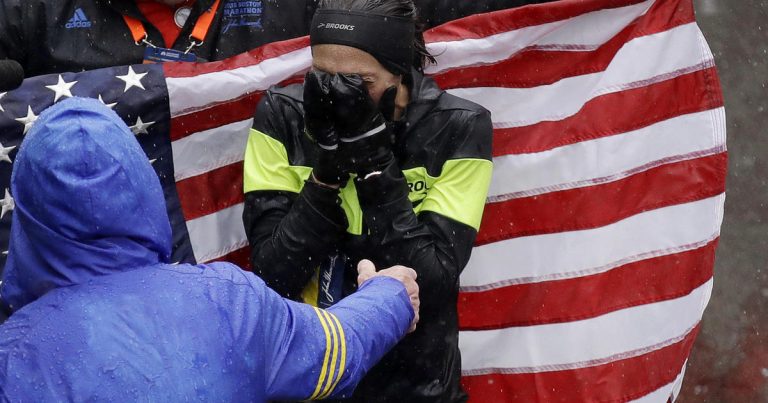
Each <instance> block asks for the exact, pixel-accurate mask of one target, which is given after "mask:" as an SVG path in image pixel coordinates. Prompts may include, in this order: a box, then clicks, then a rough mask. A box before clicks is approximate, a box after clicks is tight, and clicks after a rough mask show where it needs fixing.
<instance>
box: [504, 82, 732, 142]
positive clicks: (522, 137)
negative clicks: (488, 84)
mask: <svg viewBox="0 0 768 403" xmlns="http://www.w3.org/2000/svg"><path fill="white" fill-rule="evenodd" d="M718 86H719V82H718V79H717V72H716V70H715V68H714V67H712V68H707V69H703V70H699V71H695V72H693V73H689V74H684V75H681V76H678V77H676V78H673V79H670V80H666V81H662V82H659V83H655V84H651V85H648V86H644V87H640V88H635V89H628V90H624V91H620V92H615V93H610V94H605V95H602V96H599V97H596V98H593V99H592V100H590V101H589V102H587V103H586V104H585V105H584V107H582V109H581V110H580V111H579V112H578V113H577V114H575V115H573V116H570V117H567V118H565V119H562V120H558V121H544V122H539V123H536V124H533V125H529V126H522V127H513V128H507V129H494V131H493V134H494V135H493V154H494V156H499V155H507V154H523V153H535V152H540V151H546V150H551V149H553V148H556V147H561V146H564V145H569V144H574V143H578V142H581V141H585V140H593V139H597V138H602V137H608V136H612V135H615V134H621V133H626V132H629V131H632V130H637V129H640V128H643V127H646V126H649V125H652V124H654V123H658V122H661V121H664V120H667V119H670V118H673V117H677V116H681V115H685V114H689V113H694V112H701V111H705V110H708V109H713V108H717V107H720V106H722V105H723V98H722V94H721V93H720V92H719V91H717V88H718ZM553 134H556V135H553Z"/></svg>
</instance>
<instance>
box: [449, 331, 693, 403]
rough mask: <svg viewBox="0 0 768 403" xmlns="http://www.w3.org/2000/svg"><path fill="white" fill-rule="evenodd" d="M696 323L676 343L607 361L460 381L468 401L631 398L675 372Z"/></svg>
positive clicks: (674, 375) (669, 379)
mask: <svg viewBox="0 0 768 403" xmlns="http://www.w3.org/2000/svg"><path fill="white" fill-rule="evenodd" d="M699 326H700V325H699ZM699 326H697V327H696V328H694V330H693V331H691V332H690V333H689V334H688V335H687V336H686V337H685V338H684V339H682V340H681V341H679V342H677V343H675V344H672V345H670V346H667V347H664V348H661V349H658V350H655V351H652V352H649V353H646V354H642V355H640V356H637V357H632V358H626V359H623V360H617V361H613V362H610V363H608V364H602V365H595V366H591V367H586V368H579V369H569V370H561V371H550V372H539V373H523V374H502V373H495V374H489V375H477V376H464V377H462V379H461V381H462V384H463V386H464V388H465V389H466V390H467V392H468V393H469V396H470V402H498V403H504V402H624V401H628V400H633V399H637V398H640V397H642V396H645V395H647V394H649V393H651V392H653V391H655V390H658V389H659V388H661V387H662V386H665V385H667V384H669V383H671V382H673V381H674V380H675V378H677V375H678V374H679V373H680V371H681V370H682V368H683V364H684V363H685V360H686V359H687V358H688V354H689V353H690V351H691V347H692V346H693V341H694V340H695V339H696V335H697V334H698V331H699ZM519 348H525V346H519Z"/></svg>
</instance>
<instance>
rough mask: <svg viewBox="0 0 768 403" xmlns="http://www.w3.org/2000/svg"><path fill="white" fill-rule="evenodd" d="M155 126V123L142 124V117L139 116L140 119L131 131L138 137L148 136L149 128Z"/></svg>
mask: <svg viewBox="0 0 768 403" xmlns="http://www.w3.org/2000/svg"><path fill="white" fill-rule="evenodd" d="M153 124H155V122H147V123H144V122H142V121H141V116H139V117H138V119H136V124H135V125H133V126H131V127H129V129H131V131H132V132H133V134H135V135H137V136H138V135H139V134H147V129H148V128H149V126H152V125H153Z"/></svg>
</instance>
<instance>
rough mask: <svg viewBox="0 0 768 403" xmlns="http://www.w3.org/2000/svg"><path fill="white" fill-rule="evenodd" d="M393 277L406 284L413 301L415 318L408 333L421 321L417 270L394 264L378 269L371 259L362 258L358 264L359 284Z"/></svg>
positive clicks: (412, 306) (409, 296) (406, 289)
mask: <svg viewBox="0 0 768 403" xmlns="http://www.w3.org/2000/svg"><path fill="white" fill-rule="evenodd" d="M379 276H384V277H392V278H394V279H396V280H398V281H400V282H401V283H403V285H404V286H405V291H406V292H407V293H408V298H409V299H410V301H411V308H413V314H414V315H413V320H412V321H411V327H410V328H409V329H408V333H410V332H413V331H414V330H416V324H417V323H418V322H419V306H420V305H421V301H420V300H419V285H418V284H417V283H416V271H415V270H413V269H411V268H410V267H405V266H392V267H390V268H388V269H384V270H379V271H376V267H375V266H374V265H373V262H371V261H370V260H361V261H360V263H358V264H357V284H358V286H362V285H363V283H364V282H366V281H368V280H369V279H371V278H373V277H379Z"/></svg>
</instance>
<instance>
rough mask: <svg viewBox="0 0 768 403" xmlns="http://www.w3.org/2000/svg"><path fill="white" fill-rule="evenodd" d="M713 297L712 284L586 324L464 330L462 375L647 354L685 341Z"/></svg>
mask: <svg viewBox="0 0 768 403" xmlns="http://www.w3.org/2000/svg"><path fill="white" fill-rule="evenodd" d="M711 292H712V280H710V281H708V282H706V283H705V284H703V285H702V286H700V287H698V288H697V289H695V290H694V291H693V292H691V293H690V294H688V295H686V296H684V297H681V298H677V299H673V300H667V301H661V302H655V303H651V304H646V305H640V306H635V307H631V308H627V309H623V310H619V311H615V312H611V313H608V314H605V315H602V316H598V317H595V318H590V319H586V320H581V321H574V322H567V323H557V324H548V325H538V326H520V327H511V328H505V329H498V330H482V331H462V332H460V334H459V347H460V348H461V358H462V362H461V367H462V372H464V373H465V374H468V373H477V372H482V371H483V370H487V369H490V368H492V369H494V372H497V371H498V369H509V370H511V371H512V372H517V373H520V372H543V371H556V370H565V369H573V368H579V367H588V366H593V365H601V364H604V363H605V361H606V359H611V360H620V359H626V358H630V357H632V356H638V355H640V354H645V353H648V352H651V351H654V350H657V349H659V348H663V347H666V346H668V345H670V344H672V343H674V342H677V341H679V340H682V338H683V337H684V336H685V335H686V334H688V332H690V331H691V330H692V329H693V327H694V326H696V324H697V323H698V322H699V320H700V319H701V315H702V313H703V312H704V307H705V306H706V304H707V302H708V301H709V296H710V294H711ZM564 335H567V337H563V336H564ZM489 346H493V347H492V348H489ZM522 346H524V347H522ZM628 352H632V353H628ZM611 357H612V358H611ZM503 372H509V371H503Z"/></svg>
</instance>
